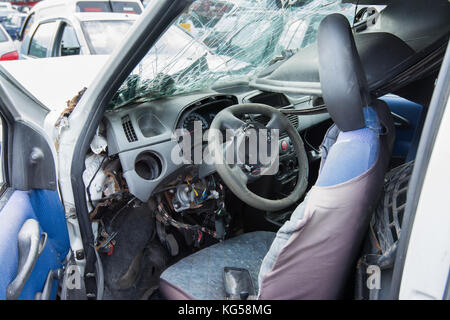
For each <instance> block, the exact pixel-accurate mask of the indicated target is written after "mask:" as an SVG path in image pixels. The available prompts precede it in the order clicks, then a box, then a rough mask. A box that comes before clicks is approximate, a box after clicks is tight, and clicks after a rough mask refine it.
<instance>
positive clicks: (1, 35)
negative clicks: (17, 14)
mask: <svg viewBox="0 0 450 320" xmlns="http://www.w3.org/2000/svg"><path fill="white" fill-rule="evenodd" d="M18 58H19V53H18V52H17V50H16V45H15V44H14V42H13V40H12V39H11V37H10V36H9V34H8V33H7V32H6V30H5V29H4V28H3V26H2V25H0V61H4V60H17V59H18Z"/></svg>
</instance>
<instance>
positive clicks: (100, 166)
mask: <svg viewBox="0 0 450 320" xmlns="http://www.w3.org/2000/svg"><path fill="white" fill-rule="evenodd" d="M106 158H108V155H105V157H104V158H103V159H102V162H100V165H99V166H98V168H97V170H96V171H95V173H94V175H93V176H92V178H91V181H89V184H88V185H87V188H86V192H87V196H88V201H89V204H90V205H91V207H92V208H95V206H94V204H93V203H92V199H91V192H90V191H89V190H90V189H91V184H92V181H94V178H95V177H96V176H97V173H98V172H99V171H100V169H101V168H102V166H103V163H104V162H105V160H106Z"/></svg>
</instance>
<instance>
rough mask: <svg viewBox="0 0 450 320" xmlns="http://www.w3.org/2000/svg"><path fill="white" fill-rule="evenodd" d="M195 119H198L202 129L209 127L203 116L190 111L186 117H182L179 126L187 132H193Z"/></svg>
mask: <svg viewBox="0 0 450 320" xmlns="http://www.w3.org/2000/svg"><path fill="white" fill-rule="evenodd" d="M195 121H199V122H200V123H201V126H202V130H206V129H208V127H209V124H208V121H206V119H205V118H204V117H203V116H201V115H199V114H198V113H195V112H192V113H190V114H189V115H188V116H187V117H186V118H184V120H183V122H182V124H181V127H182V128H183V129H186V130H187V131H189V132H194V128H195V127H194V124H195Z"/></svg>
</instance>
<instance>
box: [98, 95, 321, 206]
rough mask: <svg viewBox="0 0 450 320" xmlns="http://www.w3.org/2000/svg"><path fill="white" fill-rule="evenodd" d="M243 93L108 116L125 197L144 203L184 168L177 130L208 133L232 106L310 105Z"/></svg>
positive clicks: (302, 125)
mask: <svg viewBox="0 0 450 320" xmlns="http://www.w3.org/2000/svg"><path fill="white" fill-rule="evenodd" d="M246 88H248V87H246ZM246 88H232V89H229V88H227V89H226V90H225V89H224V90H217V89H216V90H209V91H203V92H196V93H192V94H186V95H179V96H174V97H170V98H163V99H159V100H155V101H151V102H146V103H141V104H136V105H131V106H127V107H125V108H120V109H117V110H110V111H107V112H106V113H105V119H104V124H105V126H106V135H107V140H108V154H109V155H110V156H112V155H118V157H119V159H120V162H121V165H122V170H123V176H124V178H125V180H126V181H127V185H128V188H129V191H130V193H132V194H133V195H134V196H135V197H136V198H138V199H139V200H141V201H147V200H148V199H149V198H150V196H151V195H152V193H153V192H154V191H155V190H156V189H157V187H158V186H159V185H161V184H164V182H167V181H170V179H174V178H176V175H177V172H179V170H181V169H183V168H185V167H186V166H187V165H189V164H186V163H185V162H183V161H179V153H180V148H179V146H178V141H177V138H176V137H175V136H174V131H175V130H176V129H181V128H183V129H186V130H188V131H192V130H193V123H194V121H200V122H201V123H202V127H203V129H208V128H209V127H210V125H211V123H212V121H213V119H214V117H215V116H216V114H217V113H218V112H220V111H221V110H223V109H225V108H227V107H229V106H232V105H235V104H241V103H264V104H267V105H271V106H273V107H276V108H290V109H306V108H311V107H312V104H313V99H312V97H310V96H299V97H287V96H285V95H284V94H281V93H269V92H262V91H259V90H254V89H250V88H248V90H246ZM249 117H251V120H252V121H258V122H262V123H264V122H265V121H268V119H264V117H262V116H259V115H251V116H249ZM288 118H289V120H290V121H291V123H292V124H293V125H294V126H295V127H296V128H297V129H298V130H299V131H301V130H304V129H307V128H308V127H310V126H313V125H315V124H318V123H320V122H322V121H325V120H327V119H329V115H328V114H321V115H308V116H302V117H301V121H300V119H299V117H298V116H296V115H289V116H288ZM280 138H281V139H282V140H286V141H287V142H288V143H290V141H289V138H288V137H287V136H286V135H283V134H281V135H280ZM289 156H291V158H292V156H293V157H294V158H295V154H293V155H292V154H290V153H287V154H283V155H281V156H280V161H281V163H280V170H281V167H283V166H284V163H283V161H284V160H283V158H286V164H287V163H288V162H289V161H291V160H289V159H288V158H289ZM289 163H290V166H289V168H290V169H289V170H288V171H286V173H287V175H289V172H290V174H291V175H292V174H295V170H292V166H293V165H292V163H291V162H289ZM294 165H295V164H294ZM197 166H199V168H198V169H199V172H206V173H205V174H211V173H212V172H214V168H213V166H211V165H209V166H208V165H207V164H205V165H203V164H201V165H197ZM286 167H287V166H286ZM280 178H281V176H280Z"/></svg>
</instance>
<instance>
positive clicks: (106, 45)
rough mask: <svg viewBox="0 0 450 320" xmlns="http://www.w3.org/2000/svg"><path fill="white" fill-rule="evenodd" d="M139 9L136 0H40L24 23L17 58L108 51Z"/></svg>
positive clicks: (135, 17)
mask: <svg viewBox="0 0 450 320" xmlns="http://www.w3.org/2000/svg"><path fill="white" fill-rule="evenodd" d="M141 12H142V4H141V3H140V2H139V1H60V0H50V1H48V0H47V1H43V2H41V3H39V4H37V5H36V6H35V7H34V8H33V9H32V10H31V11H30V13H29V14H28V17H27V18H26V20H25V22H24V25H23V27H22V30H21V33H20V35H19V39H20V40H21V47H20V57H21V59H27V58H45V57H59V56H67V55H78V54H110V53H111V52H112V51H113V49H114V48H115V47H116V46H117V45H118V44H119V43H120V41H121V40H122V39H123V37H124V36H125V34H126V33H127V31H128V29H129V28H130V27H131V25H132V24H133V23H134V22H135V21H136V19H137V15H138V14H140V13H141Z"/></svg>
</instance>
